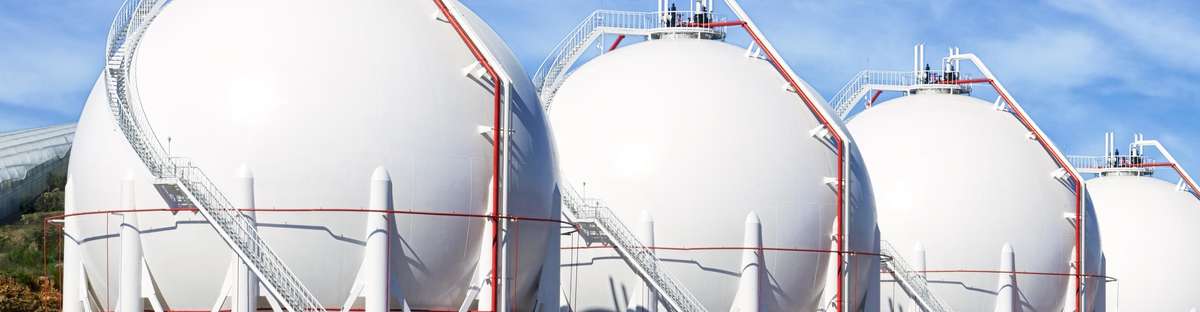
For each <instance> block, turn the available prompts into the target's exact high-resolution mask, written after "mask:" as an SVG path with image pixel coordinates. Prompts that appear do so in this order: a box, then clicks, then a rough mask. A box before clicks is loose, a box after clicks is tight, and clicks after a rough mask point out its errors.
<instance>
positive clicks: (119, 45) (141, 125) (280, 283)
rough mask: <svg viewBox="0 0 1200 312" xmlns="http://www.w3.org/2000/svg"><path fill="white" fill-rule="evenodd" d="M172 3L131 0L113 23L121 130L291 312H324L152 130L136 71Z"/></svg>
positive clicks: (110, 57) (115, 101)
mask: <svg viewBox="0 0 1200 312" xmlns="http://www.w3.org/2000/svg"><path fill="white" fill-rule="evenodd" d="M167 2H169V0H126V1H125V3H124V4H122V6H121V8H120V9H119V10H118V11H117V15H116V18H114V19H113V23H112V26H111V27H110V29H109V33H108V40H107V44H108V46H107V49H106V50H105V52H106V54H105V60H106V66H105V70H104V73H105V78H104V81H105V86H106V89H107V95H108V103H109V109H110V110H111V111H112V114H113V118H114V119H115V120H116V123H117V127H118V128H120V129H121V132H122V133H123V134H124V136H125V139H126V140H128V141H129V144H130V145H131V146H132V148H133V150H134V152H135V153H136V154H137V155H138V158H140V159H141V161H142V163H143V164H145V166H146V168H147V169H149V170H150V173H151V174H152V175H154V177H156V178H157V179H158V181H156V183H155V184H156V186H157V187H160V188H162V189H165V190H166V191H167V192H170V193H172V195H174V196H175V197H176V198H175V199H176V200H184V201H187V202H186V203H183V204H184V205H191V206H194V207H196V208H199V211H200V212H201V213H202V214H203V215H204V217H205V218H206V219H207V220H208V221H209V224H210V225H212V227H213V229H215V230H216V231H217V233H218V235H220V236H221V238H222V239H223V240H224V241H225V243H226V244H228V245H229V246H230V248H231V249H233V251H234V252H235V253H236V254H237V255H238V257H239V258H240V259H241V260H242V262H244V263H246V264H247V265H248V266H249V267H250V268H251V270H252V271H254V273H255V275H257V276H258V277H259V279H260V281H261V282H262V283H263V284H264V286H266V288H267V290H268V292H269V293H270V294H271V295H272V296H274V297H275V298H276V299H278V300H279V302H280V303H281V304H283V305H285V307H286V309H287V310H288V311H292V312H298V311H325V309H324V308H323V307H322V306H321V304H320V303H319V302H318V301H317V299H316V297H314V296H313V295H312V293H311V292H309V291H308V289H307V288H305V287H304V285H303V284H302V283H301V282H300V279H299V278H297V277H296V276H295V274H293V273H292V271H291V270H289V269H288V268H287V266H286V265H284V263H283V261H282V260H281V259H280V258H279V257H278V256H277V255H276V254H275V253H274V252H273V251H271V249H270V248H269V247H268V246H267V244H266V242H265V241H263V240H262V237H260V236H259V234H258V231H257V230H256V229H255V227H254V225H253V224H252V223H250V222H249V220H247V219H246V218H245V217H244V216H243V215H242V214H241V213H240V212H239V211H238V210H237V209H235V208H234V207H233V205H232V204H231V203H230V202H229V199H228V198H226V197H225V195H224V194H222V193H221V191H220V189H218V188H217V186H216V184H215V183H213V182H212V181H211V180H209V178H208V176H206V175H205V174H204V172H203V171H201V170H200V168H197V167H195V166H192V165H191V164H190V163H189V162H188V161H187V160H186V159H183V158H177V157H170V156H169V155H168V154H167V152H166V151H165V150H164V149H163V147H162V144H161V141H159V140H158V137H157V136H156V135H155V134H154V131H153V129H152V128H151V127H150V125H149V122H148V120H147V119H146V117H145V114H144V112H143V111H142V109H141V103H140V100H139V98H138V95H137V91H136V85H135V81H134V79H132V71H131V69H132V66H133V61H134V59H135V54H136V52H137V48H138V44H139V43H140V41H141V39H142V37H143V35H144V34H145V31H146V28H147V27H148V26H149V25H150V23H151V22H152V21H153V20H154V18H155V17H156V16H157V14H158V12H159V11H160V10H161V9H162V7H163V5H165V4H166V3H167Z"/></svg>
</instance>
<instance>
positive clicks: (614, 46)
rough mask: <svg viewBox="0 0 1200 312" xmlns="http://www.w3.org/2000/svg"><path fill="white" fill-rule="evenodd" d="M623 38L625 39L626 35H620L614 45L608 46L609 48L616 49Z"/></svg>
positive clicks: (610, 49)
mask: <svg viewBox="0 0 1200 312" xmlns="http://www.w3.org/2000/svg"><path fill="white" fill-rule="evenodd" d="M621 40H625V35H618V36H617V40H615V41H613V43H612V46H610V47H608V50H609V51H612V50H616V49H617V46H619V45H621Z"/></svg>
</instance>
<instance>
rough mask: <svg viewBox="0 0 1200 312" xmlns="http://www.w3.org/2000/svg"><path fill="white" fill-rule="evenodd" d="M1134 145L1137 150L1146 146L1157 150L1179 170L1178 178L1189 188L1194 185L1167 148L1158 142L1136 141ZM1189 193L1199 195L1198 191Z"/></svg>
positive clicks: (1193, 181) (1189, 175)
mask: <svg viewBox="0 0 1200 312" xmlns="http://www.w3.org/2000/svg"><path fill="white" fill-rule="evenodd" d="M1134 144H1136V145H1137V146H1138V147H1139V148H1143V149H1144V148H1145V147H1146V146H1153V147H1154V148H1155V149H1158V153H1159V154H1162V155H1163V157H1165V158H1166V159H1167V162H1169V163H1171V164H1172V165H1174V166H1175V169H1176V170H1179V176H1180V178H1181V179H1183V180H1184V181H1187V183H1188V186H1189V187H1190V186H1191V185H1196V181H1195V180H1192V175H1191V174H1188V172H1187V170H1184V169H1183V165H1180V164H1179V162H1178V161H1176V160H1175V157H1174V156H1172V155H1171V152H1170V151H1167V148H1166V147H1164V146H1163V145H1162V143H1160V142H1158V140H1138V141H1136V142H1134ZM1191 191H1192V193H1193V194H1200V193H1198V192H1200V190H1191ZM1198 196H1200V195H1198Z"/></svg>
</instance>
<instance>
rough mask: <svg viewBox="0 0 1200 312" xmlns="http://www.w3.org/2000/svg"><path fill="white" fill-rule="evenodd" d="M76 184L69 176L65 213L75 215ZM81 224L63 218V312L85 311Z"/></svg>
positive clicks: (65, 192) (64, 198) (64, 199)
mask: <svg viewBox="0 0 1200 312" xmlns="http://www.w3.org/2000/svg"><path fill="white" fill-rule="evenodd" d="M76 211H77V209H76V208H75V182H73V181H72V180H71V176H70V175H68V176H67V185H66V187H65V188H64V189H63V213H65V214H72V213H75V212H76ZM78 227H79V222H78V221H75V218H63V264H62V266H63V274H62V284H60V285H62V296H63V298H62V300H63V302H62V310H63V312H80V311H82V310H83V302H82V300H83V298H84V297H83V296H81V295H82V293H81V292H80V291H79V288H80V285H79V284H80V283H79V281H80V278H81V276H80V274H83V272H81V271H82V270H80V267H81V266H82V265H83V264H82V262H80V256H79V241H78V238H79V236H78V235H79V229H78Z"/></svg>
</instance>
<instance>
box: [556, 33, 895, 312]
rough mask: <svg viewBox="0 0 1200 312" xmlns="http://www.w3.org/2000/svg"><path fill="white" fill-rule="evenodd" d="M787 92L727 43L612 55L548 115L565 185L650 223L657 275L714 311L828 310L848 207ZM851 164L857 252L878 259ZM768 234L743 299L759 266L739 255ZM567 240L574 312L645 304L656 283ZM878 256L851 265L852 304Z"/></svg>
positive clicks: (852, 244)
mask: <svg viewBox="0 0 1200 312" xmlns="http://www.w3.org/2000/svg"><path fill="white" fill-rule="evenodd" d="M784 84H786V81H785V80H784V78H783V76H781V75H780V74H779V72H777V71H776V70H775V69H774V68H773V67H772V65H771V64H770V63H768V62H767V61H765V60H763V59H760V58H757V57H747V54H746V51H745V48H744V47H737V46H734V45H731V44H728V43H725V42H721V41H717V40H702V39H694V38H668V39H652V40H649V41H645V42H639V43H636V44H631V45H629V46H627V47H621V48H618V49H616V50H614V51H611V52H607V53H605V54H603V55H602V56H599V57H597V58H595V59H592V60H591V61H589V62H587V63H585V64H583V65H581V66H580V67H579V68H578V69H576V70H575V71H574V72H573V73H572V74H571V75H570V76H569V77H567V78H566V80H565V82H564V83H563V85H562V87H561V89H559V90H558V93H557V95H556V96H555V98H554V105H553V107H552V108H551V110H550V111H549V114H550V119H551V123H552V125H553V127H554V130H555V135H556V138H557V141H556V142H557V143H556V144H557V146H558V153H559V156H560V161H561V163H560V166H561V167H560V168H561V170H562V176H563V177H564V181H565V180H569V181H570V183H572V184H571V185H572V186H573V187H574V189H576V190H578V191H579V192H581V193H583V196H584V197H588V198H596V199H599V200H602V201H603V202H604V203H606V205H607V207H609V208H611V209H612V210H613V211H614V212H615V215H616V216H617V217H618V218H619V219H620V220H622V222H623V223H624V224H626V225H628V226H629V227H630V228H635V229H641V230H640V231H641V233H642V234H641V235H642V238H641V239H642V240H644V241H646V242H645V243H646V244H647V245H650V246H652V247H654V249H655V252H656V255H657V257H658V259H659V260H660V266H661V267H662V268H664V269H665V271H666V272H668V273H669V274H670V275H671V276H673V277H674V278H675V279H677V280H678V281H679V283H680V285H682V287H684V288H686V289H687V290H688V291H690V292H691V293H692V294H694V295H695V297H696V298H698V299H699V301H700V302H701V303H702V304H703V306H704V307H706V308H707V310H709V311H717V310H738V311H757V309H756V308H753V307H752V308H749V310H747V308H746V307H745V306H744V305H740V304H739V303H735V301H737V300H743V299H736V298H751V297H753V298H757V299H751V300H757V301H755V302H760V304H761V305H758V306H757V307H761V308H762V309H763V310H762V311H811V310H815V309H817V308H825V307H828V304H829V302H828V301H825V300H828V299H829V298H830V295H831V294H832V293H834V292H835V291H836V288H835V287H834V286H827V282H828V281H830V280H831V279H832V278H835V277H834V276H833V275H834V274H827V268H828V267H829V266H830V264H831V263H832V262H833V261H832V259H835V256H834V254H833V253H830V252H829V251H830V250H831V249H835V248H836V247H835V246H834V243H833V239H832V238H833V235H835V233H834V229H835V222H834V220H835V217H836V216H837V211H838V210H837V198H836V197H837V191H836V188H835V187H832V186H831V184H827V183H826V181H827V179H826V178H827V177H836V176H837V172H838V158H837V154H836V150H835V149H833V148H831V147H830V146H827V145H825V144H824V143H823V141H822V140H820V139H817V138H814V136H812V135H810V130H812V129H814V128H817V127H818V125H819V124H820V123H819V121H818V120H817V118H816V117H815V116H814V114H813V113H812V112H811V111H810V110H809V109H808V108H807V107H806V106H805V104H804V102H802V101H801V100H800V99H799V98H798V97H797V94H795V93H794V92H792V91H789V90H786V89H785V88H781V86H782V85H784ZM800 84H801V85H802V87H803V88H804V89H805V90H804V91H805V92H807V93H808V94H810V95H812V96H813V97H814V98H815V99H814V100H817V101H820V97H819V96H818V95H817V93H816V92H815V91H814V90H813V89H812V88H811V87H809V86H808V85H807V84H804V83H803V82H801V83H800ZM817 104H818V105H826V104H824V102H823V101H821V102H820V103H817ZM832 122H835V123H836V122H840V121H832ZM839 127H840V125H839ZM851 154H852V155H857V151H856V150H852V151H851ZM848 161H849V162H850V168H851V169H850V173H849V174H850V178H849V181H850V182H849V194H851V196H853V197H852V198H850V206H851V207H850V211H849V213H848V215H849V217H848V220H849V224H850V226H849V228H848V229H847V230H846V232H847V235H848V237H849V244H848V246H847V247H846V249H847V250H851V251H859V252H866V253H868V254H870V253H873V252H874V244H875V242H876V236H875V212H874V207H873V203H872V196H871V190H870V187H869V186H868V185H869V182H868V177H867V174H866V171H864V168H863V167H862V166H861V163H860V161H859V160H858V158H857V157H856V156H854V158H852V159H850V160H848ZM760 227H761V229H759V228H760ZM647 232H650V234H649V235H647ZM647 236H651V237H652V239H647ZM751 237H757V238H751ZM747 238H749V239H747ZM756 239H757V240H761V246H762V247H763V248H764V250H762V251H760V252H761V254H757V257H760V258H758V260H756V261H760V262H757V263H759V265H758V267H760V268H761V269H762V271H759V272H760V273H759V274H761V275H759V276H761V277H762V278H761V279H759V280H760V282H758V283H760V284H759V285H757V287H758V289H759V291H758V293H757V294H755V293H739V289H740V288H739V281H741V280H740V279H739V276H740V275H741V274H742V272H744V271H743V269H744V268H745V266H747V265H746V263H747V262H746V261H745V258H743V255H744V252H746V249H743V248H739V247H743V246H749V245H754V244H753V243H751V242H750V241H753V240H756ZM563 242H564V243H563V246H564V251H563V254H562V261H563V270H562V272H561V276H562V278H561V279H562V282H563V286H562V287H563V288H564V289H566V290H565V292H566V294H565V295H564V296H565V298H566V299H565V300H566V301H567V302H569V303H570V305H571V307H572V309H573V310H574V311H625V310H626V309H627V308H628V309H634V308H636V307H646V305H647V303H646V302H644V301H645V300H646V299H645V298H646V288H645V287H644V286H643V285H642V282H641V280H640V279H639V278H638V277H637V275H635V274H634V273H633V271H632V270H631V269H630V268H629V266H627V265H626V264H625V263H624V262H623V261H622V259H621V258H620V257H619V256H618V255H617V253H616V252H614V251H613V249H612V248H608V247H600V248H594V247H595V246H594V245H593V246H592V247H587V248H585V247H583V245H582V241H581V240H579V239H574V241H568V240H566V239H564V241H563ZM753 257H756V256H751V258H753ZM877 259H878V258H877V257H875V256H871V255H864V254H856V255H855V256H852V257H851V265H850V266H849V268H848V269H849V270H850V272H852V273H851V277H850V285H851V286H850V288H851V290H852V291H851V292H850V293H849V294H848V295H847V296H846V298H847V299H846V300H847V302H849V304H850V306H851V308H850V309H849V310H850V311H857V310H859V309H861V308H863V304H864V303H865V302H867V300H866V299H864V298H866V297H868V294H867V289H868V288H869V287H868V286H869V284H870V282H869V281H871V280H872V279H873V278H876V277H877V275H874V274H878V267H877V265H878V260H877ZM872 263H874V265H876V266H872V265H873V264H872ZM872 271H874V272H872ZM873 273H874V274H873ZM830 285H832V283H831V284H830ZM871 300H874V299H871ZM738 302H740V301H738ZM649 308H651V309H652V308H653V307H652V306H651V307H649ZM635 310H636V309H635ZM660 311H661V310H660Z"/></svg>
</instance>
